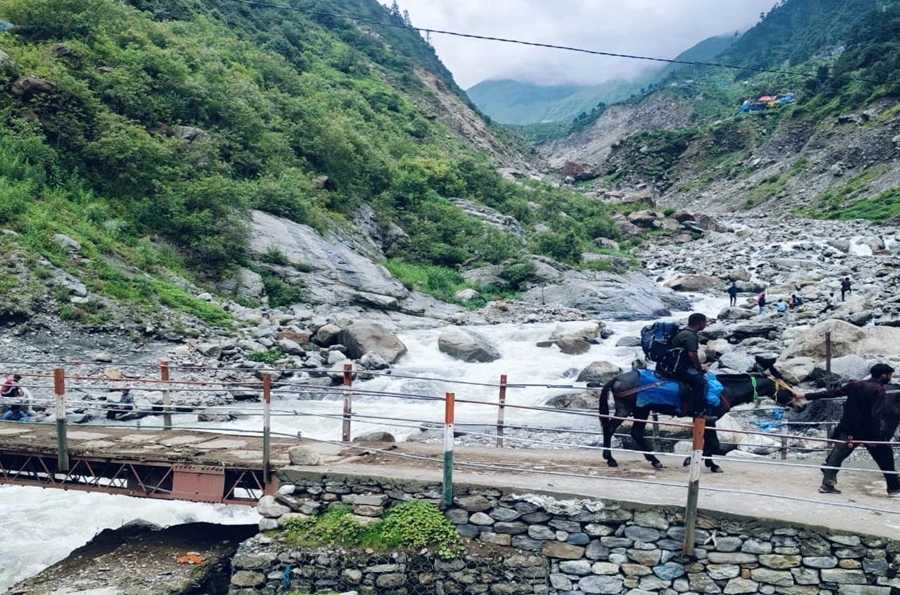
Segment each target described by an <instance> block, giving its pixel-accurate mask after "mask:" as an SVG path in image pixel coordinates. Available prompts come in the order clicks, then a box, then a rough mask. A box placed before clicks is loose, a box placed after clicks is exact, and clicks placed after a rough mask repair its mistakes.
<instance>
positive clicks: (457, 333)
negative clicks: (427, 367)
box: [438, 326, 500, 362]
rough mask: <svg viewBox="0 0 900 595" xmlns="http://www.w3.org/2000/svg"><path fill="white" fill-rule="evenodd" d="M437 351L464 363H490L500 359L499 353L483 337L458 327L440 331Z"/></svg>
mask: <svg viewBox="0 0 900 595" xmlns="http://www.w3.org/2000/svg"><path fill="white" fill-rule="evenodd" d="M438 349H439V350H440V351H441V352H442V353H446V354H447V355H449V356H451V357H454V358H456V359H460V360H462V361H465V362H492V361H495V360H498V359H500V351H498V350H497V348H496V347H494V345H492V344H491V342H490V341H489V340H488V339H487V338H486V337H485V336H484V335H482V334H480V333H478V332H476V331H473V330H470V329H463V328H460V327H458V326H448V327H447V328H445V329H444V330H443V331H441V334H440V336H439V337H438Z"/></svg>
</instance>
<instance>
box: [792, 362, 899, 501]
mask: <svg viewBox="0 0 900 595" xmlns="http://www.w3.org/2000/svg"><path fill="white" fill-rule="evenodd" d="M870 372H871V374H872V376H871V378H867V379H865V380H856V381H853V382H849V383H847V384H845V385H844V386H842V387H839V388H835V389H831V390H827V391H823V392H818V393H811V394H808V395H805V396H806V398H807V399H811V400H814V399H822V398H835V397H847V401H846V403H844V413H843V415H842V416H841V421H840V422H839V423H838V425H837V427H836V428H835V429H834V434H833V435H832V438H833V439H834V440H842V441H843V442H839V443H837V444H835V445H834V447H833V448H832V449H831V453H830V454H829V455H828V458H827V459H826V460H825V466H824V467H822V476H823V477H822V485H821V486H819V492H821V493H822V494H840V493H841V491H840V490H839V489H838V488H837V487H835V484H837V474H838V469H839V468H840V466H841V463H843V462H844V459H846V458H847V457H849V456H850V454H851V453H852V452H853V451H854V450H855V449H856V447H857V446H859V444H858V442H856V441H862V442H865V441H874V442H888V441H890V440H891V438H892V437H893V435H894V432H895V431H896V430H897V423H898V421H900V420H898V419H897V413H896V411H895V410H896V407H890V406H888V404H887V394H886V392H885V389H884V386H885V385H886V384H887V383H889V382H890V381H891V378H892V377H893V374H894V368H892V367H891V366H889V365H887V364H875V365H874V366H872V369H871V371H870ZM865 447H866V449H867V450H868V451H869V454H870V455H872V459H874V460H875V462H876V463H877V464H878V468H879V469H881V471H882V472H883V473H884V479H885V481H886V482H887V492H888V496H900V477H898V476H897V472H896V471H895V470H894V450H893V448H891V446H890V445H888V444H865Z"/></svg>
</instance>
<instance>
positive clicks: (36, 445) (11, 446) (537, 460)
mask: <svg viewBox="0 0 900 595" xmlns="http://www.w3.org/2000/svg"><path fill="white" fill-rule="evenodd" d="M161 368H162V372H161V376H162V379H161V380H160V381H156V380H150V379H133V378H129V379H127V380H120V381H119V383H118V385H117V383H116V382H115V381H113V380H110V379H108V378H97V377H85V376H79V375H75V376H65V375H64V371H63V370H62V369H56V370H55V371H54V374H53V376H52V378H53V380H54V384H53V386H52V390H53V393H55V396H56V399H55V400H56V424H55V425H54V424H53V423H52V421H50V423H31V422H29V423H17V422H0V484H8V485H21V486H37V487H43V488H58V489H64V490H79V491H92V492H105V493H110V494H120V495H127V496H132V497H141V498H156V499H163V500H185V501H193V502H208V503H226V504H240V505H251V506H252V505H255V504H256V503H257V501H258V500H259V498H260V497H262V496H263V495H265V494H271V493H274V492H275V491H276V490H277V488H278V479H277V471H278V470H279V469H281V468H282V467H285V466H288V465H291V456H290V455H289V449H291V448H292V447H294V446H298V445H299V446H303V447H304V448H303V449H302V450H303V451H305V452H304V453H299V454H300V455H303V456H300V457H296V458H295V461H297V462H295V463H294V465H298V464H300V465H301V466H302V468H305V469H307V470H310V471H314V472H319V473H325V474H348V475H356V476H359V477H378V478H389V479H395V480H397V481H404V480H407V479H418V480H428V481H435V482H437V483H439V484H443V489H444V493H443V500H444V501H445V502H447V501H449V500H451V499H452V497H453V486H454V485H459V484H461V483H472V484H479V485H485V486H501V485H502V486H504V487H508V488H518V489H520V490H522V491H523V492H551V493H554V494H556V495H561V496H564V497H578V498H595V499H603V500H608V501H628V502H635V503H639V504H643V505H647V506H672V507H678V508H684V509H694V510H696V505H699V508H700V509H701V510H708V511H717V512H721V513H724V514H729V515H740V516H747V517H752V518H758V519H773V520H785V521H796V522H801V523H806V524H815V525H822V526H827V527H830V528H833V529H844V530H847V531H854V530H856V529H857V528H858V526H859V525H860V524H861V523H863V524H865V525H866V526H867V527H869V528H870V532H872V533H874V534H879V535H885V536H896V535H897V534H900V502H898V501H897V500H895V499H888V498H887V497H886V495H885V484H884V480H883V479H882V476H881V473H879V472H878V470H876V469H873V468H872V467H873V465H872V464H871V463H870V461H869V460H868V459H863V460H862V461H853V462H852V464H851V462H850V461H848V464H846V465H844V466H843V468H842V471H841V476H840V481H841V487H842V489H843V490H844V493H843V494H840V495H820V494H817V493H816V488H817V486H818V485H819V483H820V481H821V472H820V471H819V468H818V465H819V464H820V463H821V462H822V460H824V453H825V451H827V449H828V448H830V444H829V443H830V442H833V441H831V440H828V439H822V438H810V437H809V436H807V435H802V434H798V435H790V434H788V433H787V429H788V425H787V424H785V425H784V426H783V427H782V433H781V434H777V435H774V436H773V435H771V434H769V433H767V432H766V431H765V430H764V431H762V432H755V431H745V430H736V429H730V430H728V432H729V433H730V434H731V435H732V436H736V435H738V434H746V435H755V436H757V437H758V438H759V439H760V440H765V441H768V442H771V443H773V444H780V445H781V447H780V451H781V455H782V456H781V460H775V459H773V458H770V457H754V456H751V455H744V457H743V458H731V457H727V458H722V459H721V460H720V463H721V464H722V466H723V468H724V470H725V473H722V474H709V473H705V472H704V473H700V471H699V469H696V470H695V471H696V472H691V473H690V474H689V473H688V471H687V470H686V469H684V468H683V467H682V460H683V459H684V454H683V453H682V454H677V453H674V452H672V448H668V449H662V448H655V449H654V450H655V454H656V455H658V456H659V457H660V458H661V459H662V460H663V461H664V462H665V465H666V466H665V467H664V468H662V469H653V468H651V467H650V466H649V464H648V463H647V462H646V461H645V460H644V457H643V456H642V455H641V454H638V453H635V452H633V451H628V450H627V449H626V448H624V447H626V446H627V444H623V447H621V448H615V449H614V450H615V451H617V457H619V458H620V467H618V468H615V469H613V468H609V467H607V466H606V464H605V463H604V461H603V459H602V457H601V452H600V449H599V448H597V447H596V446H589V445H586V444H585V441H581V442H580V443H579V444H575V443H574V442H573V443H569V442H568V440H571V439H572V436H571V435H568V436H567V434H571V432H572V430H571V429H570V430H567V429H566V428H565V427H561V426H559V425H556V426H554V427H546V428H543V427H532V428H528V430H529V433H528V435H527V437H521V436H520V437H518V438H515V437H513V436H511V435H506V434H505V431H507V430H508V429H510V428H511V427H512V426H506V425H505V424H504V412H505V411H506V410H507V409H513V408H519V409H538V410H540V411H541V412H546V414H547V415H550V414H551V413H552V414H553V415H566V416H571V418H572V420H573V424H572V425H576V424H575V421H577V420H583V419H584V418H585V416H587V417H590V419H591V420H592V421H594V420H596V417H597V413H596V408H593V409H592V410H582V409H573V410H559V409H556V408H550V407H534V406H531V407H525V406H522V405H514V404H510V403H509V402H507V398H506V391H507V390H508V389H511V388H514V387H513V385H508V384H507V382H506V377H505V376H501V379H500V383H499V384H498V385H496V386H497V390H498V399H497V402H495V403H489V402H482V401H473V400H468V401H463V400H459V401H457V400H456V397H455V394H454V393H449V392H448V393H447V394H446V396H445V397H444V398H436V397H427V398H426V397H423V396H422V395H408V396H405V395H400V394H396V393H385V394H384V395H383V396H388V397H390V398H392V399H397V398H409V399H415V401H416V402H417V403H423V402H429V403H431V404H432V406H433V407H435V408H440V409H441V410H442V411H443V413H444V419H445V423H444V428H443V430H444V431H443V444H421V443H415V442H401V443H369V444H366V443H354V442H351V436H352V432H351V422H356V421H369V422H372V421H377V422H378V423H379V424H385V423H388V424H390V423H393V424H397V425H400V424H407V425H408V424H410V423H412V424H416V425H419V424H420V422H418V421H416V420H409V419H405V420H403V419H395V420H390V419H386V418H384V417H382V416H381V415H377V414H373V413H371V412H369V411H367V407H369V406H370V403H371V400H361V401H359V402H358V403H357V404H356V405H357V407H351V397H352V395H353V394H354V393H353V391H352V389H351V370H349V369H348V368H349V367H345V370H344V384H343V385H342V386H340V387H325V388H322V390H323V391H330V392H331V393H335V394H337V395H340V397H341V399H340V400H333V401H329V403H333V405H334V411H333V412H330V413H328V414H327V415H325V414H321V415H322V416H323V417H327V418H328V419H330V420H332V421H334V420H341V422H342V428H341V432H340V435H339V436H338V435H336V436H335V437H334V438H335V439H334V441H323V440H319V441H313V440H307V439H300V438H299V437H296V436H285V435H283V434H282V435H279V436H273V435H272V433H271V432H270V431H269V416H270V413H271V412H270V404H271V387H272V382H271V378H270V375H269V374H268V373H265V374H263V380H262V382H258V381H250V380H246V379H238V380H235V381H232V382H230V383H227V384H228V386H229V387H250V389H252V390H254V391H259V392H261V396H262V399H261V400H262V403H263V405H262V407H263V409H262V418H263V423H262V431H261V432H245V433H236V432H230V433H226V432H223V431H199V430H196V429H192V428H185V427H177V426H176V425H173V424H172V419H171V414H170V412H171V411H172V410H173V409H174V410H177V407H176V406H172V407H171V408H170V406H169V404H168V398H169V391H170V390H172V391H174V390H181V391H187V390H195V389H197V388H198V387H200V386H203V387H204V388H205V387H207V386H209V385H215V386H217V387H224V386H225V385H226V383H222V382H211V381H203V382H201V381H170V379H169V370H168V366H167V364H166V365H162V366H161ZM31 376H32V377H33V380H32V381H31V382H32V383H31V384H30V385H28V386H27V388H31V389H34V391H35V393H36V394H38V395H40V394H41V393H45V394H46V393H47V392H49V391H50V390H51V387H50V385H49V384H48V380H49V378H50V375H49V374H39V373H36V374H32V375H31ZM65 379H69V380H71V381H74V382H73V383H79V385H81V386H87V387H100V388H99V389H100V390H109V389H110V388H117V387H118V386H121V383H122V382H127V385H126V386H128V387H132V388H133V387H136V386H142V387H145V390H151V389H152V390H159V391H162V392H163V400H162V402H163V406H162V408H161V411H162V418H163V425H162V427H159V426H157V427H148V426H144V427H122V426H118V427H113V426H109V425H85V426H73V425H69V426H68V427H67V422H66V404H65V385H64V380H65ZM448 382H449V381H448ZM529 386H531V385H518V386H516V387H515V388H518V389H522V390H525V389H527V387H529ZM523 387H525V388H523ZM460 388H461V389H465V388H466V387H464V386H462V387H460ZM569 388H570V389H572V390H575V391H583V390H584V389H583V388H581V387H574V386H573V387H569ZM360 394H365V395H368V396H372V395H373V394H374V393H370V392H364V391H360ZM45 401H47V404H48V405H49V399H45ZM456 402H461V403H466V405H468V406H470V407H472V406H477V407H481V408H483V409H484V410H485V412H486V413H485V414H484V415H483V416H480V418H481V419H484V420H485V421H486V424H481V425H480V426H478V427H476V428H465V426H459V425H456V424H454V406H455V403H456ZM88 405H91V406H94V407H96V406H97V403H94V402H92V403H88ZM103 406H104V407H106V408H107V410H109V409H108V408H109V407H110V405H109V404H108V403H104V405H103ZM47 409H48V410H49V407H48V408H47ZM114 411H115V410H114ZM119 412H124V411H119ZM127 412H128V413H132V412H131V411H130V410H128V411H127ZM146 413H148V414H150V413H151V412H146ZM156 413H157V412H155V411H154V412H152V414H156ZM248 414H254V415H259V414H260V412H259V408H258V407H257V408H255V409H254V410H252V411H249V412H248ZM280 414H282V415H298V412H297V411H283V412H281V413H280ZM495 416H496V420H497V421H496V424H494V423H493V421H492V420H493V418H494V417H495ZM488 420H490V421H488ZM581 425H582V426H583V424H581ZM653 425H654V426H656V425H657V424H656V422H654V424H653ZM659 425H660V426H678V427H679V428H680V431H685V430H689V429H690V427H689V426H686V425H685V424H684V423H683V421H681V420H678V419H672V420H666V419H662V420H660V421H659ZM219 430H221V429H219ZM458 430H462V431H465V432H467V433H471V434H472V435H473V436H474V437H476V438H479V439H481V441H482V443H484V444H486V445H490V444H495V445H496V447H494V448H491V447H488V446H484V447H463V448H456V447H455V444H454V442H455V440H454V435H455V432H456V431H458ZM479 432H482V433H479ZM588 432H589V431H588ZM582 433H585V432H582ZM694 433H695V438H696V436H697V429H696V428H695V429H694ZM654 434H655V432H654ZM591 435H592V436H595V434H593V433H591ZM701 435H702V432H701ZM775 438H777V441H776V440H775ZM732 439H733V438H732ZM659 440H660V441H662V440H673V438H671V437H669V438H665V437H663V436H660V437H659ZM892 445H894V446H897V445H896V444H892ZM695 450H696V448H695ZM789 452H790V453H791V457H790V458H788V457H787V455H788V453H789ZM618 453H621V456H620V455H619V454H618ZM301 461H302V462H301ZM697 462H698V463H699V460H698V461H697ZM698 491H699V498H698V497H697V495H698ZM691 495H693V504H692V505H690V504H691V503H690V500H691V497H690V496H691ZM698 499H699V501H698ZM686 503H688V504H689V506H686Z"/></svg>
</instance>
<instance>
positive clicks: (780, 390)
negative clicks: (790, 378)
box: [769, 376, 807, 411]
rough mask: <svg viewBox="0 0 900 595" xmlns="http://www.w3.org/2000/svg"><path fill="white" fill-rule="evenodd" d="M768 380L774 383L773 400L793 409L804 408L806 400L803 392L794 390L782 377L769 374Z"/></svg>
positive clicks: (800, 409)
mask: <svg viewBox="0 0 900 595" xmlns="http://www.w3.org/2000/svg"><path fill="white" fill-rule="evenodd" d="M769 380H771V381H772V382H774V383H775V394H774V395H773V398H774V399H775V402H776V403H778V404H779V405H782V406H784V407H790V408H791V409H793V410H794V411H802V410H803V409H805V408H806V405H807V401H806V398H805V397H804V396H803V393H801V392H800V391H798V390H796V389H795V388H794V387H792V386H791V385H790V384H788V383H787V381H785V380H784V379H783V378H778V377H776V376H769Z"/></svg>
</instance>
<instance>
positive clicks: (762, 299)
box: [756, 289, 766, 314]
mask: <svg viewBox="0 0 900 595" xmlns="http://www.w3.org/2000/svg"><path fill="white" fill-rule="evenodd" d="M756 303H757V304H758V305H759V313H760V314H762V313H763V311H764V310H765V309H766V290H765V289H763V290H762V291H760V292H759V295H758V296H756Z"/></svg>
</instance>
